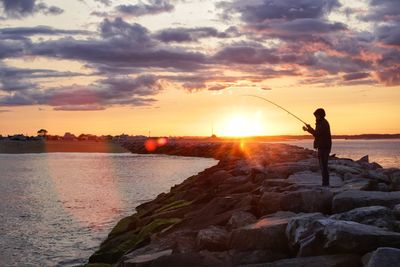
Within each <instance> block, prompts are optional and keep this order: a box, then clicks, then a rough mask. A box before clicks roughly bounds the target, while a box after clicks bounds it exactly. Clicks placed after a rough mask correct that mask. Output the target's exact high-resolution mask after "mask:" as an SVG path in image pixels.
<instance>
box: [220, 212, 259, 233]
mask: <svg viewBox="0 0 400 267" xmlns="http://www.w3.org/2000/svg"><path fill="white" fill-rule="evenodd" d="M256 221H257V218H256V216H254V215H253V214H252V213H250V212H246V211H241V210H239V211H236V212H234V213H233V214H232V216H231V218H230V219H229V221H228V224H227V225H226V226H227V227H228V228H229V229H236V228H239V227H242V226H245V225H248V224H252V223H255V222H256Z"/></svg>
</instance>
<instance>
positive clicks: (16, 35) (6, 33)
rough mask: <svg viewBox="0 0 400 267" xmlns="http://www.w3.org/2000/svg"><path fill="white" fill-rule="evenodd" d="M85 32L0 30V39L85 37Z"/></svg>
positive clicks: (25, 29)
mask: <svg viewBox="0 0 400 267" xmlns="http://www.w3.org/2000/svg"><path fill="white" fill-rule="evenodd" d="M87 34H90V32H89V31H85V30H62V29H55V28H53V27H49V26H35V27H10V28H0V37H1V39H3V40H4V39H13V40H23V39H26V38H27V37H30V36H33V35H87Z"/></svg>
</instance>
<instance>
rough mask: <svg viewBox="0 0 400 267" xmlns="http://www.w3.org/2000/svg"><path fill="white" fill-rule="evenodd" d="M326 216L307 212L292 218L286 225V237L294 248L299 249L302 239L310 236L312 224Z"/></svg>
mask: <svg viewBox="0 0 400 267" xmlns="http://www.w3.org/2000/svg"><path fill="white" fill-rule="evenodd" d="M324 218H325V216H324V215H323V214H322V213H305V214H299V215H297V216H295V217H293V218H291V219H290V220H289V222H288V224H287V227H286V237H287V238H288V240H289V245H290V247H291V248H292V250H295V251H297V250H298V249H299V244H300V243H301V241H302V240H303V239H305V238H307V237H308V235H309V230H310V225H311V224H312V223H313V222H314V221H316V220H319V219H324Z"/></svg>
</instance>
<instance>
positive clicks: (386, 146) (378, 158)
mask: <svg viewBox="0 0 400 267" xmlns="http://www.w3.org/2000/svg"><path fill="white" fill-rule="evenodd" d="M283 143H287V144H291V145H296V146H302V147H305V148H309V149H313V140H296V141H285V142H283ZM332 154H336V155H337V156H338V157H341V158H351V159H354V160H358V159H360V158H361V157H363V156H365V155H369V160H370V162H372V161H375V162H377V163H379V164H381V165H382V166H383V167H385V168H389V167H396V168H400V139H387V140H383V139H380V140H345V139H334V140H333V144H332Z"/></svg>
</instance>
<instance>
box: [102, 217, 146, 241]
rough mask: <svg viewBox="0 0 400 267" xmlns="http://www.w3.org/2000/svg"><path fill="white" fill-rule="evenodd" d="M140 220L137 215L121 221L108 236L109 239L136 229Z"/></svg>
mask: <svg viewBox="0 0 400 267" xmlns="http://www.w3.org/2000/svg"><path fill="white" fill-rule="evenodd" d="M138 220H139V219H138V216H137V214H134V215H131V216H129V217H125V218H123V219H121V220H120V221H119V222H118V223H117V225H115V226H114V228H113V229H112V230H111V232H110V233H109V234H108V237H109V238H110V237H114V236H117V235H120V234H122V233H125V232H128V231H129V230H132V229H135V228H136V225H137V222H138Z"/></svg>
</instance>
